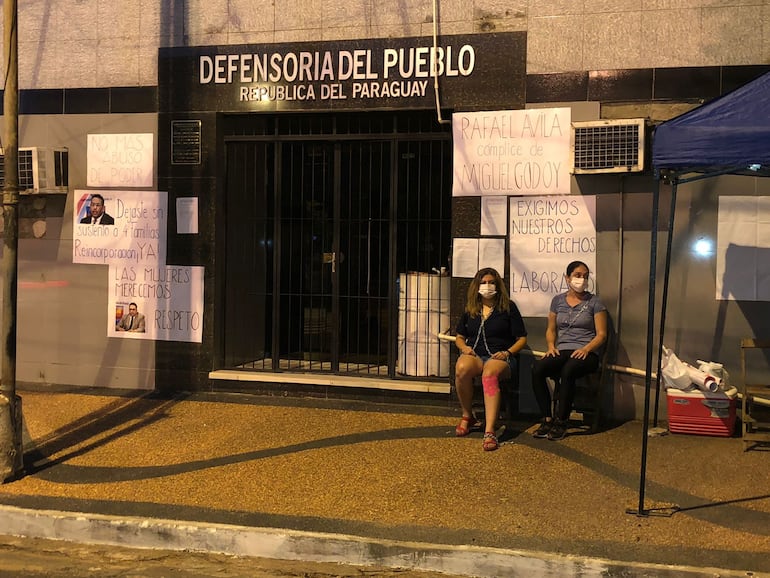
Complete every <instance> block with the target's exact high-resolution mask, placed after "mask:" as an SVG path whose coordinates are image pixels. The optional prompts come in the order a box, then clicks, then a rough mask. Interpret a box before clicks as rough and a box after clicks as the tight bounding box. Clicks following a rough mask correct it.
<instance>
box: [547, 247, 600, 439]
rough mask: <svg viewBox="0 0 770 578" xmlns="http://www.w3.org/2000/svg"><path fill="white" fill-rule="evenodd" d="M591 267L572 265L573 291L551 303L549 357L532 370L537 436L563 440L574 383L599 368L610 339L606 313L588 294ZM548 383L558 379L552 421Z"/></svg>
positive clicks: (569, 279) (569, 274)
mask: <svg viewBox="0 0 770 578" xmlns="http://www.w3.org/2000/svg"><path fill="white" fill-rule="evenodd" d="M588 275H589V271H588V265H586V264H585V263H583V262H582V261H573V262H572V263H570V264H569V265H567V274H566V275H565V278H566V281H567V285H568V287H569V289H568V290H567V292H566V293H560V294H559V295H556V296H555V297H554V298H553V300H552V301H551V311H550V312H549V314H548V327H547V329H546V331H545V340H546V344H547V348H548V349H547V351H546V352H545V356H544V357H543V358H542V359H539V360H537V361H535V363H534V365H533V366H532V387H533V389H534V390H535V398H536V399H537V405H538V407H539V409H540V413H541V414H542V416H543V421H542V423H541V424H540V427H539V428H537V430H536V431H535V432H534V433H533V434H532V435H533V436H534V437H536V438H545V437H547V438H548V439H549V440H560V439H562V438H563V437H564V435H565V433H566V431H567V421H568V420H569V414H570V412H571V411H572V402H573V401H574V399H575V380H576V379H577V378H579V377H582V376H584V375H588V374H589V373H592V372H594V371H596V370H597V369H598V368H599V363H600V359H599V352H600V350H601V348H602V346H603V345H604V342H605V341H606V339H607V308H606V307H605V306H604V304H603V303H602V302H601V300H600V299H599V298H598V297H597V296H596V295H594V294H593V293H589V292H588V291H587V290H586V289H587V285H588ZM546 377H552V378H558V382H557V384H558V385H557V387H558V389H557V390H556V391H555V392H554V395H555V397H556V409H555V410H554V414H553V416H552V415H551V411H552V410H551V403H552V402H551V392H550V390H549V389H548V384H547V383H546Z"/></svg>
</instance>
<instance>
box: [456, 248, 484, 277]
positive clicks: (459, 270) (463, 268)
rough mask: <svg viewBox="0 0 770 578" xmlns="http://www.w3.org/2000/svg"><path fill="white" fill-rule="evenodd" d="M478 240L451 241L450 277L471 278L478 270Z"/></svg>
mask: <svg viewBox="0 0 770 578" xmlns="http://www.w3.org/2000/svg"><path fill="white" fill-rule="evenodd" d="M478 267H479V240H478V239H454V241H452V277H473V276H474V275H476V272H477V271H478V270H479V269H478Z"/></svg>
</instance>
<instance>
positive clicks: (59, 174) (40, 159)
mask: <svg viewBox="0 0 770 578" xmlns="http://www.w3.org/2000/svg"><path fill="white" fill-rule="evenodd" d="M0 185H1V186H5V153H4V151H3V150H2V149H0ZM68 187H69V152H68V151H67V149H66V148H43V147H19V190H20V192H21V193H22V194H24V193H27V194H35V193H66V192H67V190H68Z"/></svg>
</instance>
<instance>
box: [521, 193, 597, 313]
mask: <svg viewBox="0 0 770 578" xmlns="http://www.w3.org/2000/svg"><path fill="white" fill-rule="evenodd" d="M510 220H511V222H510V255H511V279H510V282H511V286H510V289H511V298H513V300H514V301H516V305H518V307H519V310H520V311H521V314H522V315H523V316H525V317H547V316H548V311H549V309H550V306H551V299H552V298H553V297H554V295H556V294H558V293H563V292H564V291H566V290H567V284H566V282H565V281H564V274H565V272H566V269H567V265H568V264H569V263H570V262H571V261H583V262H584V263H585V264H586V265H588V268H589V269H590V271H591V277H590V278H589V280H588V290H589V291H593V290H594V278H593V274H594V271H595V267H596V197H595V196H585V197H584V196H567V197H561V196H559V197H552V196H546V197H518V198H512V199H510Z"/></svg>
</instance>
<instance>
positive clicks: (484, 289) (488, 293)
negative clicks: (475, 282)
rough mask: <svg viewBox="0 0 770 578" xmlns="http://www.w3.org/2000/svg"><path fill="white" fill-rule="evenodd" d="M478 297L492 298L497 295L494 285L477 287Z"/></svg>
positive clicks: (484, 284) (488, 284)
mask: <svg viewBox="0 0 770 578" xmlns="http://www.w3.org/2000/svg"><path fill="white" fill-rule="evenodd" d="M479 295H481V296H482V297H486V298H489V297H494V296H495V295H497V288H496V287H495V284H494V283H482V284H481V285H479Z"/></svg>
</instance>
